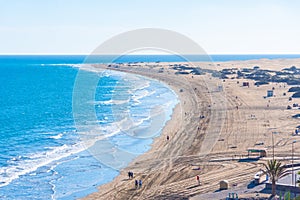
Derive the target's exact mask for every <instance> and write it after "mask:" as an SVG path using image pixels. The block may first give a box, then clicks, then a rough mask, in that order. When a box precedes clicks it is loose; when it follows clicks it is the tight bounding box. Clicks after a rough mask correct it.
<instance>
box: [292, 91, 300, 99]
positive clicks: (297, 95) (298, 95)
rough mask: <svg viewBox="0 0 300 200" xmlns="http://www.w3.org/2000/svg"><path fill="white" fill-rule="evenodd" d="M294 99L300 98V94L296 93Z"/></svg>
mask: <svg viewBox="0 0 300 200" xmlns="http://www.w3.org/2000/svg"><path fill="white" fill-rule="evenodd" d="M292 97H293V98H300V92H296V93H295V94H293V96H292Z"/></svg>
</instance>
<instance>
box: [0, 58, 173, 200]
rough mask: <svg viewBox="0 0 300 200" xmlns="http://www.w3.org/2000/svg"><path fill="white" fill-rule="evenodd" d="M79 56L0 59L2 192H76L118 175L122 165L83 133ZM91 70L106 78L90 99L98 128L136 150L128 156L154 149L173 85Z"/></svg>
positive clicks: (22, 195) (24, 195)
mask: <svg viewBox="0 0 300 200" xmlns="http://www.w3.org/2000/svg"><path fill="white" fill-rule="evenodd" d="M74 58H75V59H70V58H69V60H67V61H66V60H64V59H61V58H55V57H44V58H36V59H35V58H34V57H22V58H19V57H10V58H9V59H7V58H5V59H1V60H0V91H1V98H0V127H1V128H0V198H4V199H75V198H78V197H83V196H85V195H87V194H89V193H91V192H94V191H96V187H97V186H99V185H101V184H103V183H106V182H109V181H111V180H112V179H113V178H114V177H115V176H116V175H118V169H117V168H114V167H112V166H110V165H109V163H107V162H104V161H102V160H99V159H98V158H95V157H94V156H93V154H92V153H90V151H88V150H86V144H84V143H83V141H82V138H81V136H80V134H78V132H77V127H76V126H75V124H74V118H73V109H72V97H73V89H74V88H73V87H74V82H75V80H76V75H77V73H78V69H77V68H76V67H72V66H73V65H72V64H74V63H77V64H78V63H80V62H81V61H80V59H78V57H74ZM66 62H69V63H72V64H70V65H69V64H68V63H66ZM60 63H61V64H63V65H58V64H60ZM53 64H54V65H53ZM86 73H88V74H89V76H91V77H93V76H97V77H99V83H98V86H97V88H96V95H95V99H94V102H88V103H91V104H93V106H94V108H95V113H96V116H97V120H98V124H99V127H98V130H97V131H101V133H102V134H104V135H107V136H109V137H107V138H106V140H109V142H110V144H112V145H113V146H114V148H118V149H120V150H122V151H126V152H127V153H129V154H131V155H132V157H131V158H130V159H128V160H127V161H126V162H130V160H131V159H132V158H133V157H136V156H137V155H139V154H141V153H144V152H145V151H147V150H149V148H150V144H151V143H152V140H153V138H154V137H156V136H158V135H159V133H160V130H161V128H162V127H163V126H164V124H165V122H166V120H168V119H169V118H170V115H171V113H172V108H173V107H174V106H175V104H176V103H177V97H176V95H175V94H174V92H173V91H171V90H170V89H169V88H167V87H166V86H164V85H163V84H162V83H160V82H158V81H155V80H151V79H147V78H144V77H140V76H130V75H126V74H124V73H118V72H105V73H98V74H97V73H92V72H86ZM158 105H159V106H162V105H163V109H164V111H165V112H164V113H166V115H162V116H163V118H161V119H160V121H159V123H157V124H156V126H158V127H157V128H156V129H151V128H149V127H150V126H151V125H152V123H151V121H153V120H154V118H155V116H152V115H151V110H152V109H153V108H155V107H157V106H158ZM124 108H126V109H124ZM128 116H129V117H130V119H128ZM125 117H127V118H125ZM83 119H84V116H83ZM128 122H130V123H128ZM87 128H89V127H88V126H87ZM90 131H93V130H90ZM139 131H141V132H143V134H145V133H147V134H148V135H147V137H144V138H141V137H139V135H138V133H139ZM131 133H135V134H137V135H132V134H131ZM95 142H96V141H95Z"/></svg>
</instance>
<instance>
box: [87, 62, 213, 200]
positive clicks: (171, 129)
mask: <svg viewBox="0 0 300 200" xmlns="http://www.w3.org/2000/svg"><path fill="white" fill-rule="evenodd" d="M96 67H100V68H101V69H109V68H108V67H107V66H106V65H98V66H96ZM135 69H136V68H135ZM112 70H115V69H112ZM148 70H149V69H147V68H146V69H145V68H143V69H142V70H137V71H135V70H132V68H125V69H124V68H123V67H122V69H116V71H121V72H125V73H132V74H138V75H142V76H145V77H148V78H151V79H155V80H158V81H161V82H164V84H166V85H168V86H169V87H170V88H171V89H172V90H173V91H174V92H175V93H176V95H177V96H178V99H179V103H177V105H176V107H175V108H173V112H172V116H171V119H170V120H168V121H167V123H166V124H165V126H164V128H163V130H162V133H161V135H160V136H159V137H156V138H154V141H153V143H152V144H151V149H150V150H149V151H147V152H146V153H144V154H142V155H140V156H138V157H137V158H135V159H134V161H132V162H131V163H130V164H129V165H128V166H127V167H126V168H125V169H123V170H122V171H121V172H120V174H119V176H117V177H116V178H115V179H114V180H113V181H112V182H110V183H107V184H104V185H101V186H100V187H99V190H104V191H106V190H109V188H111V187H113V188H115V187H116V185H115V184H118V183H120V182H123V181H124V177H126V176H127V171H129V170H132V171H134V173H135V175H136V177H141V178H142V177H143V176H144V175H143V168H139V167H136V166H135V165H136V164H138V163H141V162H143V161H144V160H145V159H146V160H147V159H149V157H150V158H152V157H154V158H156V159H160V158H161V157H168V155H167V154H165V153H164V152H162V153H163V154H162V155H159V156H156V153H157V152H158V151H161V149H164V148H166V147H164V146H165V145H169V144H167V143H166V142H167V140H166V137H167V135H168V136H169V137H170V142H171V141H172V139H173V138H174V137H175V138H176V134H177V133H178V132H181V134H182V133H183V132H185V131H184V130H183V129H182V127H185V126H186V125H187V124H189V119H191V118H194V117H195V113H188V114H187V112H184V111H183V110H190V108H193V107H194V106H196V107H198V106H197V95H196V94H195V91H194V90H193V89H191V85H190V83H189V82H186V81H185V80H184V79H183V80H181V81H180V82H177V81H175V80H174V78H176V77H174V75H173V74H168V75H167V76H166V74H165V73H163V74H157V72H156V70H155V71H151V70H150V71H148ZM199 86H200V87H203V88H204V87H205V86H204V83H203V82H202V83H201V84H200V85H199ZM183 88H184V89H183ZM182 89H183V91H184V92H180V90H182ZM188 91H190V92H189V93H190V94H189V95H186V92H188ZM200 91H201V90H199V92H200ZM191 96H194V98H192V99H189V97H191ZM207 100H208V99H207ZM208 102H209V100H208ZM202 103H203V105H206V106H207V105H208V103H207V102H204V101H203V102H202ZM199 108H200V107H199ZM199 110H202V109H201V108H200V109H199ZM197 112H198V111H197ZM206 114H207V117H208V115H209V113H208V111H207V113H206ZM207 119H208V118H207ZM182 123H184V125H183V124H182ZM201 123H204V122H201ZM192 124H194V125H198V123H197V120H195V119H194V120H193V122H192ZM191 128H192V129H194V130H193V131H196V132H200V131H201V130H197V129H196V130H195V127H193V126H191ZM176 139H181V138H180V137H179V138H176ZM181 142H182V141H181ZM200 142H201V141H200ZM158 149H159V150H158ZM183 149H185V145H184V144H182V149H181V150H183ZM177 154H178V153H177ZM175 158H176V157H175ZM170 159H174V157H171V158H170ZM168 167H170V166H168ZM145 184H146V183H145ZM95 198H96V199H102V198H103V199H104V198H107V197H102V194H97V193H93V194H91V195H88V196H87V197H85V198H84V199H95ZM108 198H116V196H113V197H111V196H109V197H108ZM120 198H121V199H122V198H123V196H122V197H120Z"/></svg>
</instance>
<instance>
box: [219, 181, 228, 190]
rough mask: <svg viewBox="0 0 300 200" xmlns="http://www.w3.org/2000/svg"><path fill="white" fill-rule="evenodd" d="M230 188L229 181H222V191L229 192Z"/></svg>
mask: <svg viewBox="0 0 300 200" xmlns="http://www.w3.org/2000/svg"><path fill="white" fill-rule="evenodd" d="M228 188H229V182H228V181H227V180H222V181H220V190H227V189H228Z"/></svg>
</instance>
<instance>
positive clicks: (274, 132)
mask: <svg viewBox="0 0 300 200" xmlns="http://www.w3.org/2000/svg"><path fill="white" fill-rule="evenodd" d="M274 134H277V132H276V131H273V132H272V146H273V160H274V157H275V153H274V148H275V145H274V136H273V135H274Z"/></svg>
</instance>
